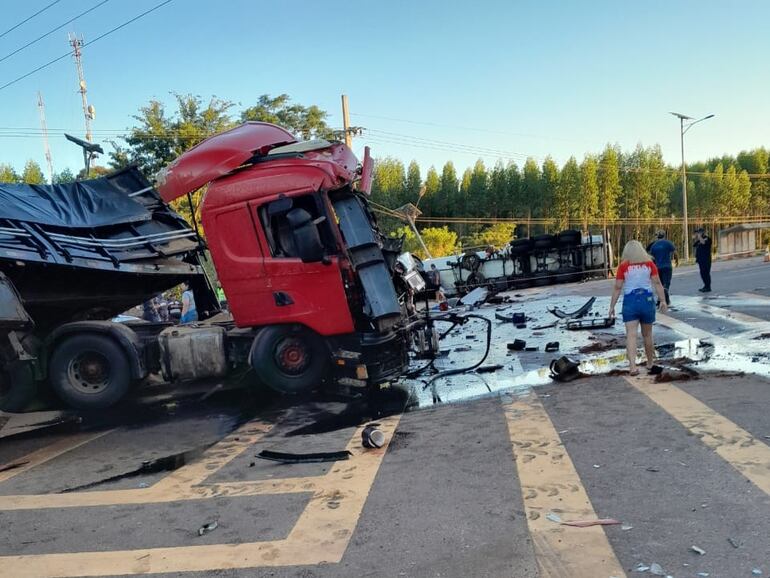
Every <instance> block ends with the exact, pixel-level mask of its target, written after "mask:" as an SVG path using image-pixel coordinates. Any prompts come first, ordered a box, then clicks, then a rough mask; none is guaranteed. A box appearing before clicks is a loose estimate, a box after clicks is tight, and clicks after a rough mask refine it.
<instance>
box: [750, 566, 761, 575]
mask: <svg viewBox="0 0 770 578" xmlns="http://www.w3.org/2000/svg"><path fill="white" fill-rule="evenodd" d="M751 573H752V574H754V576H762V570H760V569H759V568H754V569H753V570H752V571H751Z"/></svg>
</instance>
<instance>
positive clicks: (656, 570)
mask: <svg viewBox="0 0 770 578" xmlns="http://www.w3.org/2000/svg"><path fill="white" fill-rule="evenodd" d="M650 574H654V575H655V576H665V575H666V572H665V571H664V570H663V567H662V566H661V565H660V564H658V563H657V562H653V563H652V564H650Z"/></svg>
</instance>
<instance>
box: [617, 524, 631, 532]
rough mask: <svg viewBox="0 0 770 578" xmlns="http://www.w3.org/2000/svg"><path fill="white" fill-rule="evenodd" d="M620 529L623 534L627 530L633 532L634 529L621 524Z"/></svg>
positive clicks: (628, 525)
mask: <svg viewBox="0 0 770 578" xmlns="http://www.w3.org/2000/svg"><path fill="white" fill-rule="evenodd" d="M620 529H621V530H623V531H624V532H627V531H628V530H633V529H634V527H633V526H631V525H630V524H623V525H622V526H621V527H620Z"/></svg>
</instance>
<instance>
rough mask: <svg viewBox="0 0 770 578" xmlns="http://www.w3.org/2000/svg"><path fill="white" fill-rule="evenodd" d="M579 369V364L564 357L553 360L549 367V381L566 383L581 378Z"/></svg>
mask: <svg viewBox="0 0 770 578" xmlns="http://www.w3.org/2000/svg"><path fill="white" fill-rule="evenodd" d="M579 367H580V364H579V363H577V362H575V361H572V360H570V359H569V358H568V357H566V356H562V357H560V358H559V359H554V360H553V361H551V365H550V369H551V379H553V380H555V381H563V382H566V381H572V380H573V379H577V378H578V377H582V375H583V374H582V373H580V370H579V369H578V368H579Z"/></svg>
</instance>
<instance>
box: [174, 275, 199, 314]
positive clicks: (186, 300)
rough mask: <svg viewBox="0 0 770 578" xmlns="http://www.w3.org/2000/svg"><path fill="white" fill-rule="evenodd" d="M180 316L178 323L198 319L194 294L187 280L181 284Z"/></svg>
mask: <svg viewBox="0 0 770 578" xmlns="http://www.w3.org/2000/svg"><path fill="white" fill-rule="evenodd" d="M182 288H183V292H182V317H181V318H180V319H179V322H180V323H194V322H196V321H198V310H197V309H196V308H195V295H194V294H193V292H192V290H191V289H190V283H189V281H185V282H184V283H183V284H182Z"/></svg>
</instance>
